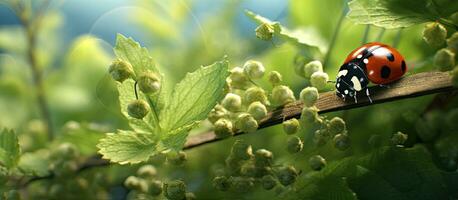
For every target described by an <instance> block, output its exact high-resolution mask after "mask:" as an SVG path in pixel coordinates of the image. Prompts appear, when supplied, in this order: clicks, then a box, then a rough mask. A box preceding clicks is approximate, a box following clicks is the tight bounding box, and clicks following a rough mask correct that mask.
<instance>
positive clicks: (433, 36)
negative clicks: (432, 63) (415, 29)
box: [423, 22, 447, 47]
mask: <svg viewBox="0 0 458 200" xmlns="http://www.w3.org/2000/svg"><path fill="white" fill-rule="evenodd" d="M446 38H447V29H445V27H444V26H442V24H440V23H438V22H431V23H428V24H426V26H425V29H423V40H425V42H426V43H428V44H429V45H430V46H432V47H440V46H442V45H443V44H444V43H445V39H446Z"/></svg>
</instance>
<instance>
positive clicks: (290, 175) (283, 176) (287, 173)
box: [276, 166, 298, 186]
mask: <svg viewBox="0 0 458 200" xmlns="http://www.w3.org/2000/svg"><path fill="white" fill-rule="evenodd" d="M276 175H277V178H278V181H279V182H280V183H281V184H282V185H283V186H288V185H291V184H293V183H294V182H296V179H297V176H298V172H297V170H296V168H294V167H293V166H287V167H281V168H280V169H278V171H277V173H276Z"/></svg>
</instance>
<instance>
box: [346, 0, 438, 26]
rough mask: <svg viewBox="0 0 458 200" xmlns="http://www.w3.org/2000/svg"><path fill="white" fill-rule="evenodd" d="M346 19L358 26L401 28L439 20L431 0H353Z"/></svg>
mask: <svg viewBox="0 0 458 200" xmlns="http://www.w3.org/2000/svg"><path fill="white" fill-rule="evenodd" d="M348 5H349V7H350V12H349V13H348V14H347V16H348V18H350V19H351V20H353V21H354V22H355V23H358V24H373V25H376V26H380V27H384V28H388V29H390V28H402V27H409V26H412V25H416V24H421V23H424V22H428V21H435V20H437V19H438V18H439V16H438V14H437V12H436V10H435V9H436V7H434V5H433V4H432V0H353V1H351V2H350V3H349V4H348Z"/></svg>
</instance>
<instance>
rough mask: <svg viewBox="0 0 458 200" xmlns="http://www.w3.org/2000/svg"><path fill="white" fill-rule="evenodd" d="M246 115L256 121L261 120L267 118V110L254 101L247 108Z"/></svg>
mask: <svg viewBox="0 0 458 200" xmlns="http://www.w3.org/2000/svg"><path fill="white" fill-rule="evenodd" d="M248 113H249V114H250V115H251V116H253V117H254V119H256V120H261V119H263V118H264V117H266V116H267V108H266V106H265V105H264V104H262V103H261V102H259V101H255V102H253V103H251V104H250V106H248Z"/></svg>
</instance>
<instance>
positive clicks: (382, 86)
mask: <svg viewBox="0 0 458 200" xmlns="http://www.w3.org/2000/svg"><path fill="white" fill-rule="evenodd" d="M378 86H379V87H381V88H391V86H389V85H382V84H380V85H378Z"/></svg>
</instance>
